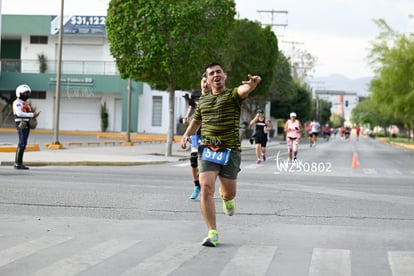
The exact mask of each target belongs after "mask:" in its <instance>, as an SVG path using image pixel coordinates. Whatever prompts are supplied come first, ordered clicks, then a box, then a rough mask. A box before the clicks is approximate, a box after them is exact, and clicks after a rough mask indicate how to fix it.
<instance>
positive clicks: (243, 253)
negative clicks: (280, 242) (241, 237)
mask: <svg viewBox="0 0 414 276" xmlns="http://www.w3.org/2000/svg"><path fill="white" fill-rule="evenodd" d="M276 249H277V247H276V246H254V245H244V246H242V247H240V248H239V249H238V250H237V252H236V255H235V256H234V257H233V258H232V259H231V261H230V262H229V263H228V264H227V265H226V266H225V267H224V269H223V271H222V272H221V274H220V276H229V275H241V276H243V275H246V276H255V275H258V276H259V275H265V273H266V271H267V269H268V267H269V265H270V263H271V262H272V260H273V256H274V254H275V252H276Z"/></svg>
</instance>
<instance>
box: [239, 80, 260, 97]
mask: <svg viewBox="0 0 414 276" xmlns="http://www.w3.org/2000/svg"><path fill="white" fill-rule="evenodd" d="M247 77H248V78H249V80H247V81H242V84H241V85H240V86H239V87H238V89H237V93H238V94H239V96H240V98H241V99H245V98H247V97H248V96H249V94H250V93H251V92H252V91H253V90H254V89H255V88H256V86H257V85H258V84H259V83H260V82H261V81H262V78H261V77H260V76H257V75H254V76H252V75H250V74H249V75H247Z"/></svg>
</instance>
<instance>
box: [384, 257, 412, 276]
mask: <svg viewBox="0 0 414 276" xmlns="http://www.w3.org/2000/svg"><path fill="white" fill-rule="evenodd" d="M388 262H389V263H390V267H391V271H392V275H393V276H412V275H414V251H390V252H388Z"/></svg>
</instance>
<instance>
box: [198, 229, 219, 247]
mask: <svg viewBox="0 0 414 276" xmlns="http://www.w3.org/2000/svg"><path fill="white" fill-rule="evenodd" d="M201 244H202V245H203V246H209V247H216V246H217V245H218V244H219V239H218V234H217V230H210V231H208V236H207V237H206V238H205V239H204V240H203V242H202V243H201Z"/></svg>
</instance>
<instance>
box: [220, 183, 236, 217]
mask: <svg viewBox="0 0 414 276" xmlns="http://www.w3.org/2000/svg"><path fill="white" fill-rule="evenodd" d="M219 194H220V197H221V200H222V201H223V212H224V213H225V214H226V215H228V216H232V215H234V212H235V210H236V200H235V199H231V200H225V199H224V198H223V195H222V194H221V189H219Z"/></svg>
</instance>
